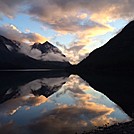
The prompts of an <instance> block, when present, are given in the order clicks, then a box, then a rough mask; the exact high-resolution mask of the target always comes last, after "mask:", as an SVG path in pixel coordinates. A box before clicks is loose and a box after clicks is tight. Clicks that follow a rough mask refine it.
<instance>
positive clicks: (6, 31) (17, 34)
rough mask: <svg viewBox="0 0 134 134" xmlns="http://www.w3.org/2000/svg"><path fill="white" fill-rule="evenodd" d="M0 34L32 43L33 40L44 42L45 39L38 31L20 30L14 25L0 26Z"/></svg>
mask: <svg viewBox="0 0 134 134" xmlns="http://www.w3.org/2000/svg"><path fill="white" fill-rule="evenodd" d="M0 35H3V36H5V37H7V38H9V39H12V40H17V41H20V42H25V43H30V44H32V43H34V42H45V41H46V40H47V39H46V38H45V37H43V36H42V35H40V34H38V33H31V32H26V33H24V32H21V31H20V30H19V29H18V28H17V27H16V26H14V25H9V24H7V25H3V26H0Z"/></svg>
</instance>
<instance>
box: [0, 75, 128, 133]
mask: <svg viewBox="0 0 134 134" xmlns="http://www.w3.org/2000/svg"><path fill="white" fill-rule="evenodd" d="M28 77H29V76H27V79H28ZM15 78H16V79H17V80H15V82H16V83H13V82H12V83H10V82H7V84H8V85H7V84H6V79H4V81H5V84H3V79H2V80H1V81H2V83H0V84H1V85H2V86H0V94H1V95H0V97H1V98H0V134H9V133H10V134H37V133H39V134H63V133H65V134H75V133H76V132H77V133H82V132H83V131H91V130H93V129H96V127H98V126H104V125H105V124H108V125H111V124H114V123H119V122H126V121H130V120H131V118H130V117H129V116H128V115H127V114H125V113H124V111H123V110H122V109H121V108H120V107H119V106H118V105H116V104H115V103H114V102H112V101H111V100H110V99H109V98H107V97H106V96H105V95H104V94H102V93H100V92H98V91H96V90H94V89H93V88H91V87H90V86H89V85H88V83H86V82H85V81H84V80H82V79H81V78H80V77H79V76H77V75H70V76H69V77H66V76H54V77H51V76H49V77H46V76H44V77H42V76H41V78H40V77H38V78H33V79H28V80H27V81H24V82H22V83H21V82H20V81H19V80H21V79H20V78H18V77H15ZM7 79H8V78H7ZM9 80H10V79H8V80H7V81H9ZM21 81H22V80H21ZM9 83H10V84H9Z"/></svg>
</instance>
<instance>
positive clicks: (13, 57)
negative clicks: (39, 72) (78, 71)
mask: <svg viewBox="0 0 134 134" xmlns="http://www.w3.org/2000/svg"><path fill="white" fill-rule="evenodd" d="M22 48H23V49H27V48H24V47H23V45H22V44H20V43H19V42H17V41H12V40H10V39H7V38H5V37H3V36H0V69H38V68H42V69H46V68H47V69H49V68H51V69H52V68H53V69H61V68H65V67H67V66H69V65H70V64H69V62H68V61H56V60H55V61H52V60H49V61H43V60H42V59H36V58H35V57H32V56H29V55H28V53H23V52H22V51H21V49H22ZM29 48H30V46H29ZM30 49H31V48H30Z"/></svg>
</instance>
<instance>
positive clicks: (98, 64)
mask: <svg viewBox="0 0 134 134" xmlns="http://www.w3.org/2000/svg"><path fill="white" fill-rule="evenodd" d="M133 33H134V21H132V22H130V23H129V24H128V25H127V26H126V27H125V28H124V29H123V30H122V31H121V32H120V33H119V34H118V35H117V36H115V37H114V38H112V39H111V40H109V41H108V42H107V43H106V44H105V45H104V46H102V47H100V48H98V49H96V50H94V51H93V52H92V53H90V54H89V56H88V57H87V58H85V59H84V60H83V61H82V62H80V63H79V64H78V65H77V66H76V68H77V69H78V72H88V71H89V70H95V71H98V70H101V71H108V72H110V71H111V72H123V71H130V72H131V71H133V68H134V34H133Z"/></svg>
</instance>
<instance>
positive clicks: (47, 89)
mask: <svg viewBox="0 0 134 134" xmlns="http://www.w3.org/2000/svg"><path fill="white" fill-rule="evenodd" d="M67 77H68V74H67V73H65V72H62V71H60V72H59V71H50V72H1V75H0V82H1V83H0V103H3V102H5V101H6V100H9V99H11V98H16V97H18V96H21V95H24V94H27V93H33V94H34V95H38V96H39V95H44V96H46V97H48V96H50V95H51V94H53V93H54V92H56V91H58V90H59V89H60V87H61V86H62V85H63V84H64V83H65V82H66V79H67Z"/></svg>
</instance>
